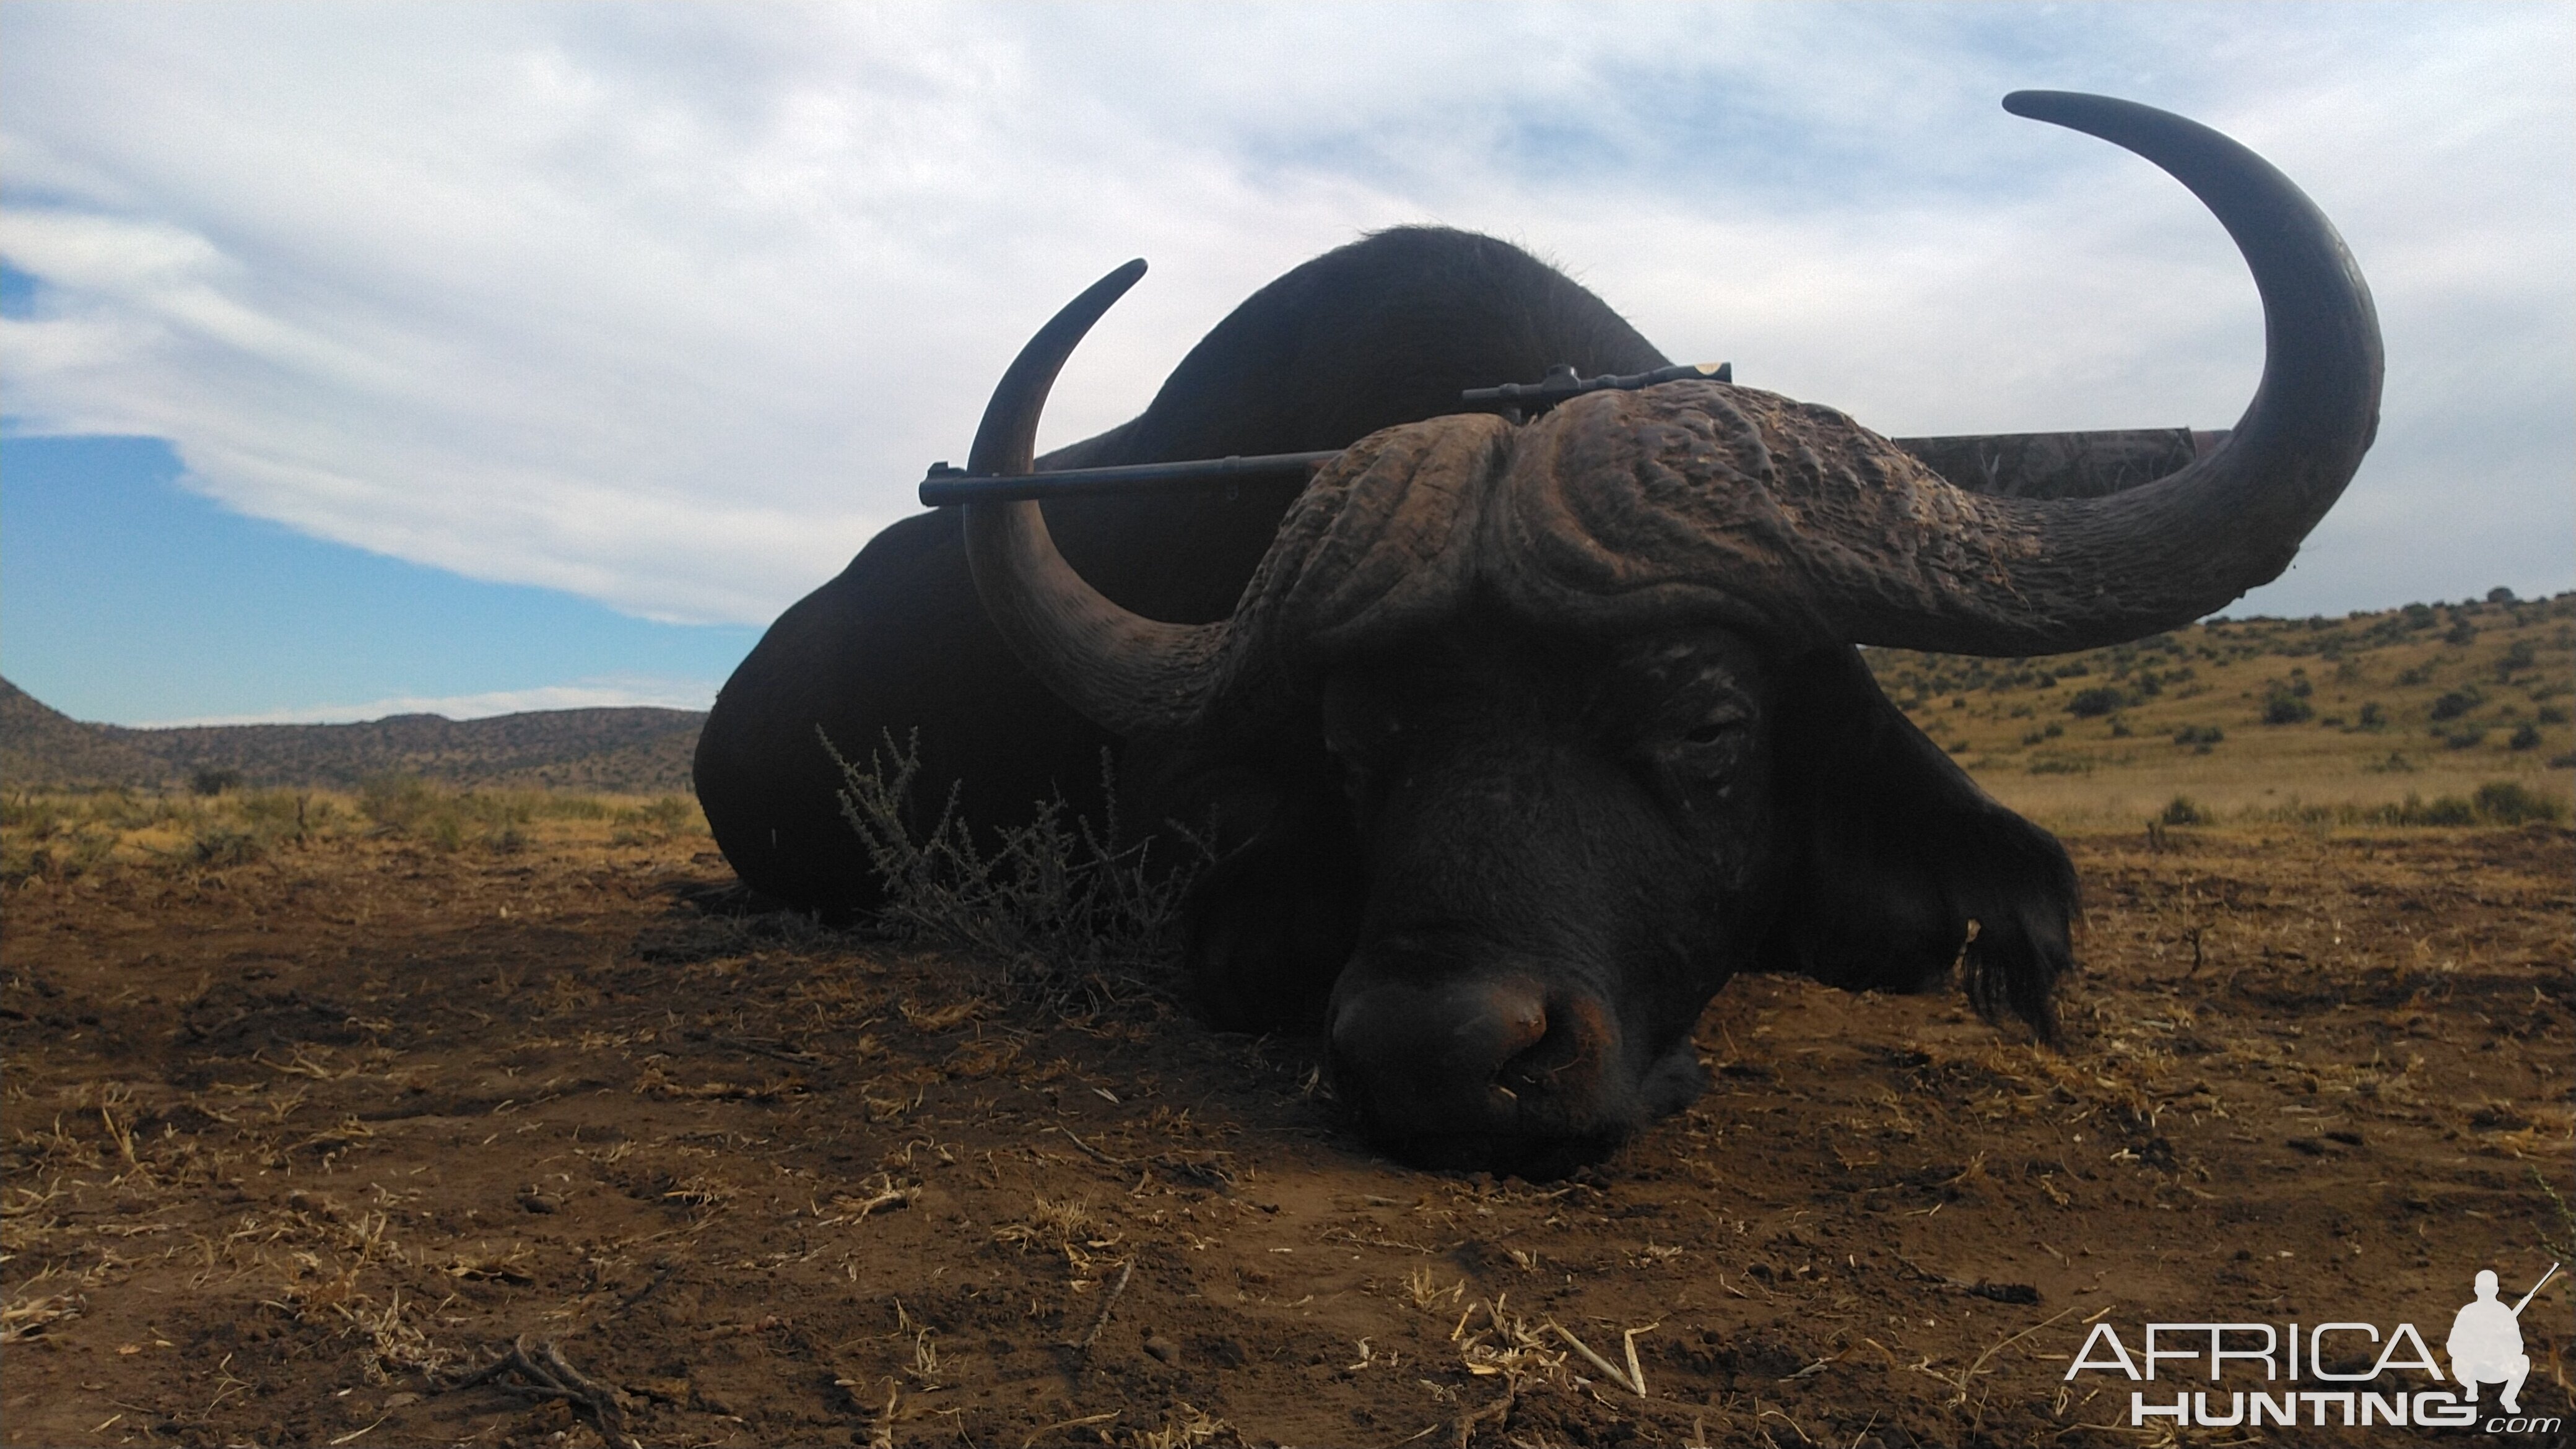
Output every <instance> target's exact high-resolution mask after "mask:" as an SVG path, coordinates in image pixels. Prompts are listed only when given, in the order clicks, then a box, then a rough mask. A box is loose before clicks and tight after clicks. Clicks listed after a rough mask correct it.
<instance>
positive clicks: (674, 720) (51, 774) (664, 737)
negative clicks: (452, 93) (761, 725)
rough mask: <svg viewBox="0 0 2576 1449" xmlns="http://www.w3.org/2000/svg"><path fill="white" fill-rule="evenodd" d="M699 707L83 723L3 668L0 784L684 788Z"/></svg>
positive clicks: (700, 719) (700, 720)
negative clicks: (222, 774) (138, 725)
mask: <svg viewBox="0 0 2576 1449" xmlns="http://www.w3.org/2000/svg"><path fill="white" fill-rule="evenodd" d="M705 721H706V714H705V713H704V712H703V711H700V710H686V709H648V708H640V707H639V708H628V709H549V710H533V711H530V712H527V713H524V714H505V715H495V716H493V717H491V718H488V719H471V720H452V719H448V718H447V717H445V716H443V715H435V714H404V715H392V716H389V717H387V718H384V719H379V720H367V721H364V722H362V723H358V724H311V725H276V724H256V725H188V726H181V727H178V728H172V729H128V728H125V727H123V726H119V725H100V724H85V723H82V722H81V721H78V720H75V719H72V718H71V717H69V716H67V715H65V714H63V713H62V712H61V711H59V710H56V709H54V708H52V707H50V706H48V705H46V704H44V703H42V702H41V701H39V700H37V699H36V698H35V697H33V696H32V695H29V694H28V693H27V692H26V691H25V690H22V689H20V688H18V687H17V686H16V685H14V684H11V683H9V682H8V681H7V680H6V679H0V786H6V787H8V788H12V789H62V788H77V787H82V786H105V785H158V784H185V783H187V782H188V781H190V780H191V779H193V778H194V777H195V776H196V775H197V774H198V772H200V771H232V772H234V773H236V774H238V775H239V776H240V779H241V783H242V784H244V785H250V786H306V787H319V788H325V789H349V788H352V787H354V786H356V785H357V784H358V782H359V781H361V780H364V779H366V778H367V777H369V776H371V775H418V776H420V777H422V778H423V779H429V780H439V781H443V782H446V783H448V784H452V785H467V786H514V787H525V788H547V789H569V790H597V791H606V792H610V793H618V794H644V795H658V794H686V793H688V791H689V760H690V757H691V755H693V754H694V753H695V752H696V750H697V744H698V728H699V726H700V725H702V724H704V723H705Z"/></svg>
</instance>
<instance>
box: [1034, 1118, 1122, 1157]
mask: <svg viewBox="0 0 2576 1449" xmlns="http://www.w3.org/2000/svg"><path fill="white" fill-rule="evenodd" d="M1047 1130H1048V1131H1050V1132H1053V1133H1055V1134H1056V1135H1057V1136H1059V1137H1061V1138H1063V1139H1064V1140H1065V1141H1067V1142H1070V1143H1072V1144H1073V1145H1074V1146H1076V1147H1079V1148H1081V1149H1082V1152H1083V1155H1084V1156H1086V1157H1088V1158H1090V1159H1091V1160H1092V1161H1094V1162H1098V1163H1102V1164H1105V1165H1107V1166H1110V1167H1125V1166H1126V1165H1127V1159H1126V1158H1124V1157H1112V1156H1110V1155H1109V1154H1108V1153H1106V1152H1103V1151H1101V1150H1100V1149H1099V1148H1097V1147H1094V1146H1092V1145H1091V1144H1090V1143H1088V1142H1085V1141H1083V1140H1082V1139H1081V1138H1079V1137H1076V1136H1074V1135H1073V1133H1072V1132H1071V1131H1070V1130H1069V1129H1066V1128H1063V1127H1050V1128H1048V1129H1047Z"/></svg>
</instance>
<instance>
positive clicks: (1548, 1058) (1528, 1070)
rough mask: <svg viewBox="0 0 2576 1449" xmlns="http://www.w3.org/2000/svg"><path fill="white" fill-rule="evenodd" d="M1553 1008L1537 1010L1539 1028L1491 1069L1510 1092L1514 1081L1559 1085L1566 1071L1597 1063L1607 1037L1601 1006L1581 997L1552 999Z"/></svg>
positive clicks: (1542, 1087) (1578, 1071)
mask: <svg viewBox="0 0 2576 1449" xmlns="http://www.w3.org/2000/svg"><path fill="white" fill-rule="evenodd" d="M1553 1007H1554V1009H1553V1010H1552V1011H1550V1012H1544V1013H1541V1014H1540V1017H1539V1020H1540V1021H1541V1023H1542V1024H1543V1028H1542V1030H1540V1031H1539V1032H1538V1033H1537V1034H1535V1035H1534V1036H1533V1037H1532V1038H1531V1039H1530V1040H1529V1042H1528V1044H1527V1045H1526V1046H1524V1047H1522V1048H1521V1049H1520V1050H1518V1051H1516V1052H1514V1053H1513V1054H1512V1055H1511V1056H1510V1057H1509V1058H1508V1059H1507V1060H1505V1061H1504V1062H1503V1063H1502V1064H1501V1065H1500V1066H1499V1067H1497V1068H1496V1069H1495V1073H1494V1081H1495V1085H1496V1086H1497V1087H1499V1088H1501V1089H1502V1090H1504V1091H1506V1092H1512V1095H1513V1096H1514V1097H1517V1096H1518V1095H1519V1093H1518V1092H1513V1091H1512V1088H1513V1085H1514V1084H1516V1083H1517V1084H1519V1085H1520V1086H1522V1087H1525V1088H1527V1087H1535V1088H1538V1089H1540V1090H1543V1091H1544V1090H1554V1089H1559V1088H1561V1087H1562V1086H1564V1085H1568V1084H1566V1083H1561V1082H1560V1081H1559V1079H1560V1078H1562V1077H1564V1076H1565V1074H1566V1073H1568V1072H1575V1073H1576V1074H1577V1075H1578V1077H1579V1076H1581V1075H1583V1074H1584V1069H1585V1068H1587V1067H1589V1066H1591V1065H1593V1064H1595V1063H1597V1062H1598V1060H1599V1058H1600V1057H1601V1054H1602V1049H1603V1047H1604V1046H1605V1045H1606V1044H1607V1042H1608V1041H1609V1038H1610V1024H1609V1022H1608V1021H1607V1020H1606V1019H1604V1018H1603V1016H1602V1013H1601V1009H1600V1008H1599V1007H1598V1006H1596V1005H1594V1004H1593V1003H1591V1002H1589V1001H1585V1000H1581V999H1574V1000H1567V1001H1559V1002H1555V1003H1553Z"/></svg>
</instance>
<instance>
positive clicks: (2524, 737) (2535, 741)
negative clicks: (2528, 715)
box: [2505, 720, 2540, 750]
mask: <svg viewBox="0 0 2576 1449" xmlns="http://www.w3.org/2000/svg"><path fill="white" fill-rule="evenodd" d="M2505 748H2507V749H2511V750H2536V749H2539V748H2540V726H2538V725H2536V724H2533V723H2532V722H2531V721H2529V720H2525V721H2523V722H2522V723H2521V724H2518V725H2516V726H2514V729H2513V738H2512V739H2509V740H2507V741H2505Z"/></svg>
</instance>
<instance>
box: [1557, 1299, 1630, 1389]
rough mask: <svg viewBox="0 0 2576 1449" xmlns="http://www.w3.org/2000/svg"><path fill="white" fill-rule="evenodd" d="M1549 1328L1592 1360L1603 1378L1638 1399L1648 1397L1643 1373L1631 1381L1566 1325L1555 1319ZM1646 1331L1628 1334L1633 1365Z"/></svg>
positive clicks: (1575, 1349) (1576, 1350)
mask: <svg viewBox="0 0 2576 1449" xmlns="http://www.w3.org/2000/svg"><path fill="white" fill-rule="evenodd" d="M1547 1326H1548V1327H1550V1328H1552V1329H1555V1330H1556V1336H1557V1337H1559V1338H1561V1339H1564V1340H1565V1341H1566V1342H1567V1343H1570V1344H1572V1345H1574V1351H1575V1352H1576V1353H1579V1354H1581V1355H1583V1356H1584V1357H1585V1358H1587V1359H1589V1360H1591V1361H1592V1366H1593V1367H1594V1368H1597V1369H1599V1370H1601V1373H1602V1376H1603V1377H1605V1378H1607V1379H1609V1380H1610V1382H1612V1383H1614V1384H1617V1385H1618V1386H1619V1387H1621V1388H1623V1389H1626V1390H1627V1391H1628V1392H1630V1393H1632V1394H1635V1395H1636V1396H1637V1397H1638V1398H1641V1399H1642V1398H1644V1397H1645V1396H1646V1377H1645V1375H1644V1374H1643V1373H1640V1374H1638V1375H1637V1377H1635V1378H1633V1379H1631V1378H1630V1377H1628V1375H1627V1374H1625V1373H1623V1372H1621V1371H1620V1369H1619V1367H1618V1366H1617V1365H1615V1364H1613V1363H1611V1362H1610V1360H1608V1359H1606V1358H1603V1357H1602V1356H1601V1355H1599V1354H1597V1353H1594V1352H1593V1351H1592V1346H1591V1345H1590V1344H1587V1343H1585V1342H1584V1341H1583V1340H1582V1339H1579V1338H1577V1337H1575V1336H1574V1330H1572V1329H1570V1328H1567V1327H1566V1326H1565V1325H1564V1324H1562V1323H1559V1322H1557V1321H1556V1320H1555V1319H1553V1318H1551V1319H1549V1320H1548V1321H1547ZM1654 1326H1655V1325H1653V1324H1648V1325H1647V1326H1646V1327H1647V1328H1652V1327H1654ZM1645 1331H1646V1329H1644V1328H1639V1329H1632V1330H1630V1332H1629V1334H1628V1362H1630V1363H1632V1364H1633V1363H1635V1362H1636V1361H1637V1335H1638V1334H1640V1333H1643V1332H1645Z"/></svg>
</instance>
